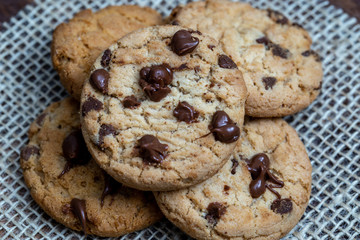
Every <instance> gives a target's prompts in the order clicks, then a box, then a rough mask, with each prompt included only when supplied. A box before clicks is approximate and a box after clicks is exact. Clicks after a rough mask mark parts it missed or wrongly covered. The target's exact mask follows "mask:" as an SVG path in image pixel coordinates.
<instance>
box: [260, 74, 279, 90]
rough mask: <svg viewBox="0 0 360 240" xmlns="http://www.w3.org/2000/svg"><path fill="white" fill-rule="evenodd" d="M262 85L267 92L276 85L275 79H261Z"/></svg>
mask: <svg viewBox="0 0 360 240" xmlns="http://www.w3.org/2000/svg"><path fill="white" fill-rule="evenodd" d="M262 81H263V83H264V85H265V89H266V90H269V88H271V89H272V88H273V86H274V85H275V83H276V78H274V77H263V79H262Z"/></svg>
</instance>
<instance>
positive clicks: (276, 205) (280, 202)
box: [271, 198, 293, 214]
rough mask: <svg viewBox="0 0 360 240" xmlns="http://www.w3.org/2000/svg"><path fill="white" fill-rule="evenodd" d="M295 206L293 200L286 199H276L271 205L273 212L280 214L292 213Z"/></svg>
mask: <svg viewBox="0 0 360 240" xmlns="http://www.w3.org/2000/svg"><path fill="white" fill-rule="evenodd" d="M292 208H293V204H292V201H291V199H289V198H284V199H276V200H275V201H274V202H273V203H272V204H271V210H273V211H274V212H275V213H278V214H285V213H289V212H291V211H292Z"/></svg>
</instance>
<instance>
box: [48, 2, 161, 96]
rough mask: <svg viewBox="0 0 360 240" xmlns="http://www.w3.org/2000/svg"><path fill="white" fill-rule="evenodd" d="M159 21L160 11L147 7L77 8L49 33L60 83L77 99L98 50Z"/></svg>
mask: <svg viewBox="0 0 360 240" xmlns="http://www.w3.org/2000/svg"><path fill="white" fill-rule="evenodd" d="M161 23H162V17H161V15H160V14H159V13H158V12H156V11H155V10H153V9H151V8H149V7H139V6H131V5H123V6H110V7H107V8H104V9H101V10H99V11H98V12H95V13H93V12H92V11H91V10H90V9H87V10H83V11H81V12H79V13H78V14H76V15H75V16H74V17H73V18H72V19H71V20H70V21H69V22H68V23H62V24H60V25H59V26H57V28H56V29H55V31H54V34H53V42H52V46H51V56H52V61H53V65H54V68H55V69H56V71H57V72H58V73H59V75H60V80H61V83H62V84H63V85H64V87H65V88H66V90H67V91H68V92H69V93H70V94H71V95H72V96H73V97H74V98H75V99H77V100H80V95H81V89H82V85H83V83H84V81H85V79H86V78H87V77H88V75H89V71H90V67H91V66H92V64H93V63H94V61H95V60H96V58H97V57H98V55H99V54H100V53H101V52H103V51H104V50H105V49H106V48H107V47H108V46H110V45H111V44H113V43H114V42H115V41H117V40H118V39H119V38H121V37H122V36H124V35H125V34H127V33H129V32H132V31H134V30H137V29H139V28H143V27H147V26H152V25H157V24H161ZM104 61H106V59H105V60H104Z"/></svg>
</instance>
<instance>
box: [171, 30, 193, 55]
mask: <svg viewBox="0 0 360 240" xmlns="http://www.w3.org/2000/svg"><path fill="white" fill-rule="evenodd" d="M198 44H199V39H198V38H196V37H193V36H191V32H189V31H186V30H179V31H177V32H176V33H175V34H174V36H173V37H172V39H171V43H170V45H171V49H172V50H173V51H174V52H175V53H176V54H177V55H179V56H183V55H185V54H188V53H191V52H193V51H194V49H195V48H196V47H197V45H198Z"/></svg>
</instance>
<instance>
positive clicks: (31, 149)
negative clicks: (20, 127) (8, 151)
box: [20, 146, 40, 161]
mask: <svg viewBox="0 0 360 240" xmlns="http://www.w3.org/2000/svg"><path fill="white" fill-rule="evenodd" d="M39 154H40V149H39V148H38V147H35V146H25V147H24V148H23V149H21V153H20V157H21V158H22V159H23V160H24V161H27V160H29V159H30V157H31V156H32V155H39Z"/></svg>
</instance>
